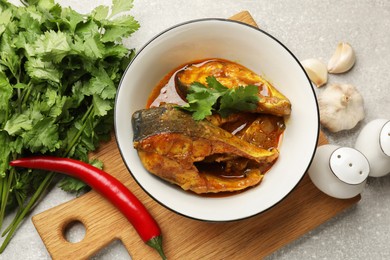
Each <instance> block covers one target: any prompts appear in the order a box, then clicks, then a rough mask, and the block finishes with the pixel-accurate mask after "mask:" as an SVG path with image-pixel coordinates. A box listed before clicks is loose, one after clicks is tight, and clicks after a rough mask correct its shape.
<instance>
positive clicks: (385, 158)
mask: <svg viewBox="0 0 390 260" xmlns="http://www.w3.org/2000/svg"><path fill="white" fill-rule="evenodd" d="M355 148H356V149H357V150H359V151H360V152H362V153H363V154H364V155H365V156H366V157H367V159H368V161H369V162H370V176H372V177H382V176H385V175H387V174H388V173H389V172H390V120H388V119H375V120H372V121H371V122H369V123H368V124H367V125H365V126H364V127H363V129H362V131H361V132H360V134H359V136H358V138H357V139H356V143H355Z"/></svg>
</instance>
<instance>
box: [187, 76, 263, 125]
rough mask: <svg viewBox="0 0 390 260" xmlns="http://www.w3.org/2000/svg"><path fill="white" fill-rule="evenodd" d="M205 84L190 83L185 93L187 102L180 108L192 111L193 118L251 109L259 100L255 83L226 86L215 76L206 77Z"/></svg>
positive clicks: (197, 118) (199, 118) (224, 114)
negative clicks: (233, 86)
mask: <svg viewBox="0 0 390 260" xmlns="http://www.w3.org/2000/svg"><path fill="white" fill-rule="evenodd" d="M206 82H207V86H206V85H203V84H202V83H199V82H194V83H192V84H191V85H190V88H189V90H188V94H187V97H186V99H187V102H188V103H187V104H185V105H183V106H181V107H180V108H181V109H183V110H186V111H189V112H191V113H192V117H193V118H194V119H195V120H202V119H204V118H205V117H207V116H209V115H212V114H213V113H214V112H217V113H219V114H220V115H221V116H222V117H227V116H228V115H230V114H231V113H235V112H238V111H253V110H255V109H256V107H257V102H258V101H259V96H258V91H259V90H258V87H257V86H255V85H248V86H238V87H237V88H227V87H225V86H224V85H222V84H221V83H220V82H219V81H218V80H217V79H216V78H215V77H213V76H209V77H207V78H206Z"/></svg>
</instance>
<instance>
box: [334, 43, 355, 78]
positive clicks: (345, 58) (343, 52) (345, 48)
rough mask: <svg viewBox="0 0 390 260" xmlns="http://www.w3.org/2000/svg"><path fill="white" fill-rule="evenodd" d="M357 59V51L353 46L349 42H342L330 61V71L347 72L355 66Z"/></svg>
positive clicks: (335, 72)
mask: <svg viewBox="0 0 390 260" xmlns="http://www.w3.org/2000/svg"><path fill="white" fill-rule="evenodd" d="M355 60H356V57H355V51H354V50H353V49H352V46H351V45H350V44H349V43H346V42H340V43H339V44H338V45H337V48H336V51H335V53H334V54H333V56H332V58H330V60H329V62H328V72H329V73H334V74H337V73H343V72H346V71H348V70H350V69H351V68H352V67H353V65H354V64H355Z"/></svg>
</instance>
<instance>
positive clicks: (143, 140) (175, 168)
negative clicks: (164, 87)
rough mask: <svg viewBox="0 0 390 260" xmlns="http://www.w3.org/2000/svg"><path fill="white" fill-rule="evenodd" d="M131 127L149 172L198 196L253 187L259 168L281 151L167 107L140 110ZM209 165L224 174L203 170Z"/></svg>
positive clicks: (138, 149) (259, 174) (271, 160)
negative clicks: (252, 141) (239, 136)
mask: <svg viewBox="0 0 390 260" xmlns="http://www.w3.org/2000/svg"><path fill="white" fill-rule="evenodd" d="M132 125H133V129H134V137H133V145H134V148H135V149H137V151H138V154H139V157H140V159H141V162H142V164H143V165H144V167H145V168H146V170H148V171H149V172H151V173H152V174H155V175H156V176H158V177H160V178H162V179H164V180H167V181H169V182H171V183H174V184H176V185H178V186H180V187H181V188H183V189H184V190H191V191H193V192H195V193H216V192H225V191H238V190H242V189H245V188H248V187H250V186H254V185H256V184H258V183H259V182H260V181H261V179H262V177H263V173H262V172H261V171H260V170H259V169H260V166H261V165H262V164H269V163H271V162H274V161H275V160H276V159H277V158H278V156H279V152H278V150H277V149H270V150H265V149H262V148H259V147H257V146H255V145H252V144H250V143H248V142H246V141H244V140H242V139H240V138H238V137H236V136H234V135H233V134H231V133H229V132H227V131H225V130H224V129H222V128H220V127H218V126H215V125H213V124H212V123H210V122H209V121H207V120H203V121H195V120H194V119H193V118H192V117H191V115H189V114H188V113H186V112H183V111H181V110H178V109H176V108H174V107H173V106H169V105H168V106H162V107H154V108H149V109H143V110H139V111H136V112H135V113H134V114H133V116H132ZM240 159H245V160H243V161H244V163H240ZM200 164H202V166H200ZM205 165H206V167H205ZM207 165H214V166H215V165H219V166H220V167H219V169H220V172H219V173H218V174H216V173H215V172H214V171H207V170H204V169H207Z"/></svg>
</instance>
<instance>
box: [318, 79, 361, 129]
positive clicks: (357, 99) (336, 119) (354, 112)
mask: <svg viewBox="0 0 390 260" xmlns="http://www.w3.org/2000/svg"><path fill="white" fill-rule="evenodd" d="M318 106H319V110H320V122H321V125H322V126H324V127H325V128H327V129H329V130H330V131H331V132H339V131H341V130H348V129H352V128H354V127H355V126H356V125H357V123H358V122H359V121H361V120H363V119H364V116H365V112H364V103H363V97H362V96H361V95H360V93H359V92H358V91H357V90H356V88H355V87H354V86H353V85H350V84H332V85H330V86H328V87H327V88H326V89H325V90H324V91H323V92H322V93H321V95H319V97H318Z"/></svg>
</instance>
